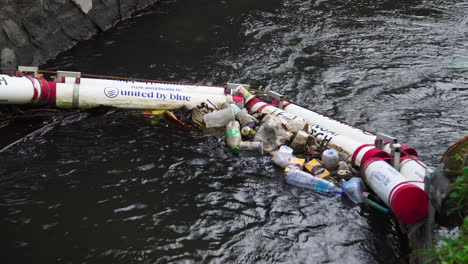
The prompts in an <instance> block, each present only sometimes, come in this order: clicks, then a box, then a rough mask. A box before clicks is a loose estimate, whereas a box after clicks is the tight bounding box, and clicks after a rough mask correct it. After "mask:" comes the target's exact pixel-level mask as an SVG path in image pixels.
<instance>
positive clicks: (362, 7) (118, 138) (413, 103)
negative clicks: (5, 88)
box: [0, 0, 468, 263]
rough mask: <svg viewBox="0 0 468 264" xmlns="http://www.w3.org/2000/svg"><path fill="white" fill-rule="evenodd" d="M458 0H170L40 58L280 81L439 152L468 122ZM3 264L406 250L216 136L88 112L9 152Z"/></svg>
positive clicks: (384, 226)
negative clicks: (56, 54) (448, 0)
mask: <svg viewBox="0 0 468 264" xmlns="http://www.w3.org/2000/svg"><path fill="white" fill-rule="evenodd" d="M467 9H468V5H466V3H464V2H463V1H452V3H450V4H446V3H439V4H437V5H435V4H433V3H428V2H427V1H327V0H325V1H312V0H311V1H299V0H275V1H266V0H265V1H247V0H243V1H234V0H231V1H226V0H225V1H221V0H220V1H208V0H199V1H188V0H179V1H171V2H162V3H160V4H159V5H157V6H155V7H153V8H149V9H146V10H144V13H142V14H141V15H140V16H138V17H136V18H134V19H132V20H128V21H125V22H123V23H121V24H119V25H118V26H117V27H116V28H115V29H111V30H109V31H106V32H103V33H102V34H101V35H99V36H97V37H96V38H95V39H94V40H92V41H88V42H83V43H81V44H80V45H78V46H77V47H75V48H74V49H72V50H71V51H69V52H67V53H64V54H61V55H60V56H59V57H58V58H57V59H55V60H53V61H50V62H48V63H47V64H46V65H43V67H42V68H43V69H61V70H77V71H81V72H84V73H94V74H104V75H115V76H124V77H139V78H148V79H162V80H169V81H171V80H172V81H184V82H194V83H208V84H219V85H223V84H225V83H226V82H228V81H232V82H245V83H250V84H252V85H253V86H254V87H255V88H258V89H263V90H275V91H278V92H282V93H284V94H285V95H287V97H289V98H291V99H293V100H294V101H297V102H299V103H301V104H305V105H308V106H310V107H311V108H313V109H316V110H319V111H322V112H326V113H327V114H330V115H332V116H334V117H336V118H338V119H343V120H344V121H347V122H350V123H354V124H357V125H360V126H363V127H365V128H367V129H369V130H374V131H378V132H385V133H387V134H393V135H396V136H398V137H399V138H400V140H401V141H402V142H404V143H406V144H407V145H410V146H413V147H415V148H416V149H417V150H418V151H419V152H420V156H421V157H422V159H423V160H424V161H425V162H426V163H427V164H429V165H432V166H434V165H435V164H437V162H438V159H439V157H440V155H441V154H442V153H443V151H444V150H445V148H446V147H447V146H448V145H450V144H451V143H452V142H454V141H456V140H458V139H459V138H461V137H462V136H464V134H466V131H467V129H466V128H467V123H466V122H467V121H466V115H467V112H468V111H467V102H468V100H467V99H468V98H467V97H468V95H467V88H466V84H467V79H466V77H465V76H466V72H467V66H468V63H467V62H468V54H466V46H468V42H466V37H467V33H468V30H467V27H466V23H467V22H468V20H466V16H465V15H464V14H466V11H467ZM0 230H1V234H2V240H1V242H0V245H1V247H2V249H3V250H2V251H1V253H0V254H1V258H2V259H4V260H8V263H30V262H35V263H51V262H54V263H137V262H138V263H168V262H184V263H185V262H186V263H199V262H202V263H207V262H213V263H231V262H232V263H274V262H279V263H284V262H287V263H403V262H404V261H405V257H406V255H407V252H406V249H404V248H403V247H402V246H401V244H400V242H401V241H402V239H401V238H400V237H399V233H398V230H397V227H396V222H395V220H394V219H393V218H390V217H387V216H385V215H381V214H378V213H377V212H375V211H368V210H361V209H359V208H357V207H353V206H351V205H350V204H349V201H347V200H346V199H341V198H338V197H334V198H328V197H323V196H319V195H316V194H314V193H311V192H308V191H305V190H302V189H299V188H295V187H291V186H288V185H286V184H284V183H283V181H282V173H281V171H280V170H279V169H278V168H276V167H274V166H273V165H272V163H271V162H270V161H269V158H268V157H262V158H257V157H242V156H241V157H233V156H231V154H230V153H229V152H228V151H227V149H226V148H225V147H224V141H223V138H222V137H219V136H218V135H212V134H203V133H190V132H186V131H179V130H178V129H176V128H174V127H165V126H152V125H150V124H149V122H148V120H146V119H144V118H142V117H140V116H139V115H138V114H137V112H133V111H122V112H117V113H115V114H112V115H108V116H104V115H86V116H82V119H79V120H75V121H74V122H69V123H67V124H64V125H61V126H58V127H57V128H55V129H53V130H52V131H50V132H48V133H46V134H44V135H42V136H37V137H35V138H33V139H30V140H27V141H25V142H23V143H21V144H19V145H17V146H15V147H14V148H11V149H10V150H9V151H8V152H6V153H3V154H2V155H1V156H0Z"/></svg>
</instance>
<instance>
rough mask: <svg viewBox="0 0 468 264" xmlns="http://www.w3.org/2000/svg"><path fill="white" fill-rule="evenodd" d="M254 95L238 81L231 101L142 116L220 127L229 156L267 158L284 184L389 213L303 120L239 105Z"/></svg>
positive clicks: (198, 126) (148, 112) (187, 126)
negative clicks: (280, 171) (342, 197)
mask: <svg viewBox="0 0 468 264" xmlns="http://www.w3.org/2000/svg"><path fill="white" fill-rule="evenodd" d="M259 96H261V95H259ZM256 97H257V95H256V94H254V93H251V92H250V91H248V90H247V89H246V88H245V87H243V86H242V85H239V86H238V87H237V88H236V89H235V93H234V95H233V100H232V102H231V103H224V104H221V105H213V104H205V103H202V104H201V105H198V106H197V107H195V108H194V109H187V108H180V109H177V110H173V111H167V110H144V111H142V114H144V115H146V116H148V117H150V118H151V123H152V124H157V123H159V121H160V120H161V119H166V120H170V121H172V122H175V123H177V124H179V125H181V126H183V127H184V128H185V129H189V130H198V131H202V130H204V129H209V128H219V129H225V131H226V133H225V137H226V145H227V147H228V148H229V149H230V151H231V153H232V154H233V155H244V154H248V155H249V156H250V155H257V156H263V155H269V156H271V159H272V162H273V163H274V164H276V165H277V166H279V167H281V168H282V169H284V172H285V182H286V183H288V184H291V185H295V186H299V187H303V188H306V189H310V190H312V191H314V192H316V193H319V194H322V195H327V196H335V195H342V194H343V193H344V194H346V195H347V196H348V197H349V198H350V200H351V201H353V202H354V203H355V204H367V205H370V206H372V207H374V208H376V209H377V210H379V211H381V212H385V213H386V212H388V211H389V210H388V209H387V208H385V207H383V206H381V205H380V204H379V203H377V202H375V201H373V200H378V197H377V196H374V195H371V194H370V193H368V192H367V188H366V186H365V183H364V181H363V180H362V179H361V178H360V177H359V176H358V172H357V171H356V170H355V169H354V168H353V167H352V166H351V164H350V163H348V162H347V161H345V160H342V158H340V154H339V153H338V151H337V150H335V149H332V148H328V147H327V146H324V145H322V144H319V143H317V141H316V139H315V137H314V136H312V135H311V134H310V133H309V132H308V131H310V129H309V127H308V126H309V125H308V124H307V123H306V122H304V121H302V120H290V119H287V118H286V117H281V116H274V115H266V114H264V113H261V112H260V111H257V112H251V113H249V111H248V110H247V108H244V106H245V105H246V104H247V103H248V102H249V101H250V100H252V99H254V98H256ZM379 202H381V201H379Z"/></svg>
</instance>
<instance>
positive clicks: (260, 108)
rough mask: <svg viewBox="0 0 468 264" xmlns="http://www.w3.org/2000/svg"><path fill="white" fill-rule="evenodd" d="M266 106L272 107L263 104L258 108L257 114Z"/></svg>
mask: <svg viewBox="0 0 468 264" xmlns="http://www.w3.org/2000/svg"><path fill="white" fill-rule="evenodd" d="M267 106H274V105H271V104H264V105H262V106H260V107H259V108H258V109H257V112H260V111H262V109H263V108H265V107H267Z"/></svg>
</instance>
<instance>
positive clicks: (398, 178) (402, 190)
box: [361, 159, 429, 224]
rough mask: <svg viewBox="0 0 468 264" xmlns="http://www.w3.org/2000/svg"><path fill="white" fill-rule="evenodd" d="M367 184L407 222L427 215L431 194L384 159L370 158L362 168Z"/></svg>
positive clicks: (416, 220)
mask: <svg viewBox="0 0 468 264" xmlns="http://www.w3.org/2000/svg"><path fill="white" fill-rule="evenodd" d="M361 173H363V174H364V175H365V177H364V179H365V181H366V183H367V185H368V186H369V187H370V188H371V189H372V190H373V191H374V192H375V193H376V194H377V196H379V198H380V199H382V201H384V202H385V204H386V205H387V206H389V207H390V208H392V211H393V212H394V213H395V215H396V217H397V218H398V219H400V220H402V221H404V222H406V223H409V224H412V223H416V222H418V221H420V220H422V219H424V218H425V217H426V216H427V213H428V211H429V196H428V195H427V193H426V192H424V190H423V189H421V187H420V186H418V184H420V182H413V181H409V180H408V179H407V178H406V177H404V176H402V175H401V174H400V173H399V172H398V171H397V170H395V169H394V168H393V167H392V166H390V165H389V164H388V163H387V162H385V161H383V160H379V159H376V160H370V161H369V162H368V163H367V164H365V165H364V167H363V168H362V169H361Z"/></svg>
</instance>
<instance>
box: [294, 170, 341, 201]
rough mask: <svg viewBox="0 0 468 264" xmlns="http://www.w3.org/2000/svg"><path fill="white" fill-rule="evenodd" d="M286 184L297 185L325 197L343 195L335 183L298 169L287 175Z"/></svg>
mask: <svg viewBox="0 0 468 264" xmlns="http://www.w3.org/2000/svg"><path fill="white" fill-rule="evenodd" d="M286 183H288V184H291V185H295V186H298V187H303V188H307V189H310V190H313V191H314V192H316V193H320V194H323V195H328V196H333V195H337V194H338V195H341V194H342V193H343V191H342V190H341V189H340V188H338V187H337V186H336V185H335V184H334V183H332V182H329V181H327V180H324V179H321V178H319V177H315V176H313V175H311V174H309V173H307V172H305V171H301V170H298V169H295V170H291V171H290V172H288V173H286Z"/></svg>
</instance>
